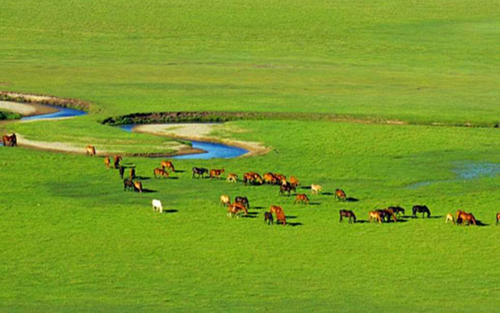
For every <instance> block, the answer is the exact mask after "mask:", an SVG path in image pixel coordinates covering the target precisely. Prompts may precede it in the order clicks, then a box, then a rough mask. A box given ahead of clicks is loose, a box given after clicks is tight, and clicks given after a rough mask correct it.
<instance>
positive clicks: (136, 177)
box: [135, 176, 151, 180]
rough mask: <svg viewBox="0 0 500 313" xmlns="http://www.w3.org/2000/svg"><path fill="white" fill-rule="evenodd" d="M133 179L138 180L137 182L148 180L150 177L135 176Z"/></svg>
mask: <svg viewBox="0 0 500 313" xmlns="http://www.w3.org/2000/svg"><path fill="white" fill-rule="evenodd" d="M135 179H138V180H150V179H151V177H149V176H135Z"/></svg>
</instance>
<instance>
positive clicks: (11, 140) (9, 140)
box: [2, 133, 17, 147]
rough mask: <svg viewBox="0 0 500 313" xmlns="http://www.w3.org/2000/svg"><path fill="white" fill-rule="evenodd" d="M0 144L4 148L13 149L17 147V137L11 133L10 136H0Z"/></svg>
mask: <svg viewBox="0 0 500 313" xmlns="http://www.w3.org/2000/svg"><path fill="white" fill-rule="evenodd" d="M2 143H3V145H4V146H5V147H15V146H17V136H16V134H15V133H12V135H10V136H9V135H3V136H2Z"/></svg>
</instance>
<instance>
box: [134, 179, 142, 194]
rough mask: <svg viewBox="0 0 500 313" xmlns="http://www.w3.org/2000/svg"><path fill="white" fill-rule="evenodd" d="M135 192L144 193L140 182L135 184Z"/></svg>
mask: <svg viewBox="0 0 500 313" xmlns="http://www.w3.org/2000/svg"><path fill="white" fill-rule="evenodd" d="M134 190H135V191H138V192H142V183H141V182H140V181H135V182H134Z"/></svg>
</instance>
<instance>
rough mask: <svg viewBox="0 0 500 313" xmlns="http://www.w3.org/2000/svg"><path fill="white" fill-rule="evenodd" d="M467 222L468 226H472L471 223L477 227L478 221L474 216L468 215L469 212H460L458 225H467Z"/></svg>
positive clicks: (458, 213) (458, 212)
mask: <svg viewBox="0 0 500 313" xmlns="http://www.w3.org/2000/svg"><path fill="white" fill-rule="evenodd" d="M466 222H467V225H470V223H472V224H474V225H477V220H476V218H475V217H474V215H472V213H467V212H464V211H462V210H458V211H457V224H463V225H465V223H466Z"/></svg>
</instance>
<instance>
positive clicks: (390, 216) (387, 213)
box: [377, 209, 398, 222]
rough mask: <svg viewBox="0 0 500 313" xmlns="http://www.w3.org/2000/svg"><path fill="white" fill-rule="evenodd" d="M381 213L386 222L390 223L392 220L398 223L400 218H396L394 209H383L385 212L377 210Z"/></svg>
mask: <svg viewBox="0 0 500 313" xmlns="http://www.w3.org/2000/svg"><path fill="white" fill-rule="evenodd" d="M377 211H378V212H380V214H381V216H382V218H385V221H386V222H390V220H391V219H392V220H393V221H394V222H397V221H398V218H397V217H396V214H395V213H394V210H393V209H383V210H377Z"/></svg>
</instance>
